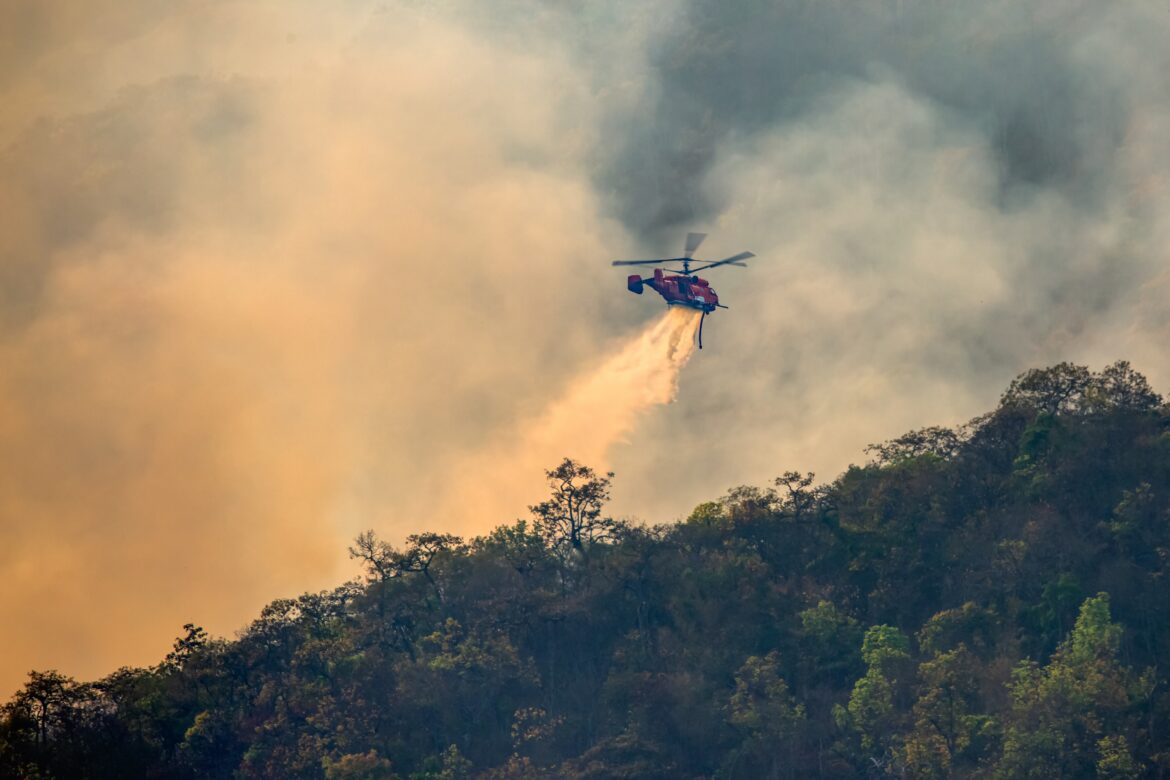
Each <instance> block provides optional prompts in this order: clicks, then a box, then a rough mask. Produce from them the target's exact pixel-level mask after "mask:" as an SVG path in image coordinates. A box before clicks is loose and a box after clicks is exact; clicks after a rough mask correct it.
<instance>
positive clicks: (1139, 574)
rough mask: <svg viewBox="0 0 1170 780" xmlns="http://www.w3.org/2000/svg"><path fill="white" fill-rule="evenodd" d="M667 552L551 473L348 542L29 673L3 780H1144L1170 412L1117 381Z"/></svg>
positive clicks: (1164, 735)
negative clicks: (90, 677)
mask: <svg viewBox="0 0 1170 780" xmlns="http://www.w3.org/2000/svg"><path fill="white" fill-rule="evenodd" d="M871 454H872V455H873V458H874V460H873V462H871V463H870V464H868V465H866V466H864V467H859V468H858V467H855V468H851V469H850V470H849V471H848V472H846V473H845V474H843V475H842V476H840V477H839V478H838V479H837V480H836V481H834V482H832V483H831V484H826V485H820V486H818V485H816V483H815V482H814V481H813V479H812V475H802V474H797V473H788V474H785V475H783V476H782V477H780V478H779V479H778V480H777V481H776V483H775V485H774V486H772V487H766V488H740V489H737V490H733V491H731V493H730V494H728V495H727V496H726V497H724V498H722V499H720V500H718V501H714V502H711V503H708V504H703V505H701V506H699V507H697V508H696V509H695V510H694V512H693V513H692V515H691V517H690V518H689V519H688V520H687V521H685V522H684V523H681V524H678V525H669V526H660V527H656V528H634V527H628V526H625V525H623V524H621V523H617V522H614V521H612V520H610V519H608V518H606V516H605V515H604V508H603V507H604V503H605V501H606V499H607V498H608V477H606V476H605V475H599V474H595V473H593V472H592V471H590V470H589V469H588V468H586V467H584V466H581V465H578V464H574V463H572V462H569V461H566V462H565V463H562V464H561V465H559V466H557V467H556V468H554V469H553V470H552V471H550V472H549V482H550V498H549V500H548V501H547V502H546V503H543V504H541V505H539V506H537V507H534V508H533V516H532V519H531V521H529V522H527V523H525V522H521V523H518V524H516V525H514V526H510V527H501V528H499V529H497V530H496V531H495V532H493V533H492V534H490V535H489V536H487V537H483V538H479V539H475V540H471V541H465V540H461V539H458V538H456V537H453V536H446V535H441V534H425V535H422V536H417V537H412V538H411V539H410V540H409V542H408V545H407V547H406V548H405V549H402V550H398V549H395V548H392V547H390V546H389V545H387V544H385V543H384V542H382V541H380V540H379V539H378V538H377V537H375V536H374V535H373V534H365V535H363V536H362V537H360V538H359V539H358V540H356V542H355V546H354V549H353V553H354V555H355V556H357V557H359V558H361V559H362V560H363V561H364V562H365V564H366V568H367V571H368V573H369V576H368V579H367V581H366V582H364V583H349V584H346V585H343V586H342V587H340V588H338V589H337V590H335V591H332V592H327V593H320V594H306V595H305V596H302V597H301V598H299V599H295V600H285V601H277V602H274V603H273V604H271V605H270V606H269V607H267V608H266V609H265V610H264V611H263V612H262V613H261V615H260V617H259V618H258V619H257V620H256V621H255V622H254V623H253V624H252V625H251V626H250V627H249V628H248V629H247V630H246V631H245V632H244V633H243V634H242V635H241V637H240V638H239V639H238V640H235V641H226V640H219V639H212V638H209V637H208V636H207V635H206V634H205V633H204V632H203V631H202V630H201V629H199V628H197V627H195V626H187V627H185V635H184V636H183V637H181V638H180V639H179V640H178V641H177V642H176V644H175V649H174V652H172V653H171V654H170V655H168V656H167V658H166V659H165V660H163V662H162V663H161V664H160V665H159V666H157V667H155V668H151V669H123V670H121V671H119V672H117V673H115V674H113V675H111V676H110V677H108V678H106V679H104V680H101V681H99V682H96V683H77V682H75V681H74V680H72V679H69V678H67V677H63V676H61V675H59V674H56V673H54V672H45V673H35V674H33V675H32V677H31V679H30V681H29V683H28V685H27V686H26V687H25V688H24V689H23V690H22V691H20V692H19V693H18V694H17V695H16V696H15V698H13V699H12V700H11V701H10V703H9V704H7V705H6V706H5V707H4V709H3V711H2V714H0V775H3V776H5V777H12V776H28V777H61V778H66V777H69V778H72V777H168V778H169V777H179V778H186V777H191V778H198V777H233V776H238V777H265V778H267V777H326V778H390V777H401V778H463V777H484V778H527V777H544V776H562V777H579V778H585V777H589V778H605V777H628V778H634V777H687V778H690V777H724V778H761V777H793V778H805V777H842V778H853V777H858V776H865V775H866V774H868V775H871V776H883V775H892V776H904V777H917V778H925V777H1006V778H1016V777H1031V778H1047V777H1052V778H1069V777H1109V778H1129V777H1162V776H1165V773H1166V772H1167V771H1170V695H1168V688H1167V682H1166V678H1167V672H1168V665H1170V660H1168V659H1170V587H1168V584H1170V583H1168V582H1167V579H1168V578H1170V513H1168V508H1170V409H1168V408H1167V407H1166V406H1163V404H1162V400H1161V398H1160V397H1158V396H1157V395H1156V394H1155V393H1154V392H1153V391H1152V390H1151V389H1150V388H1149V386H1148V384H1147V383H1146V380H1145V379H1144V378H1143V377H1141V376H1140V375H1139V374H1136V373H1135V372H1133V371H1132V370H1131V369H1130V368H1129V366H1128V365H1127V364H1125V363H1118V364H1115V365H1113V366H1110V367H1108V368H1106V369H1105V370H1104V371H1102V372H1100V373H1093V372H1090V371H1089V370H1087V369H1085V368H1081V367H1077V366H1072V365H1068V364H1061V365H1059V366H1055V367H1052V368H1049V369H1044V370H1038V371H1031V372H1028V373H1026V374H1024V375H1022V376H1021V377H1019V378H1018V379H1017V380H1016V381H1014V382H1013V383H1012V384H1011V386H1010V387H1009V388H1008V389H1007V391H1006V393H1005V394H1004V396H1003V399H1002V401H1001V403H1000V405H999V407H998V408H997V409H995V410H994V411H992V412H990V413H988V414H987V415H984V416H982V417H979V418H977V419H975V420H973V421H972V422H971V423H969V424H968V425H966V426H964V427H962V428H959V429H942V428H928V429H923V430H920V431H916V432H913V433H910V434H907V435H906V436H903V437H901V438H899V439H896V440H893V441H890V442H886V443H885V444H882V445H878V446H876V447H874V448H871Z"/></svg>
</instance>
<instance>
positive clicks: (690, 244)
mask: <svg viewBox="0 0 1170 780" xmlns="http://www.w3.org/2000/svg"><path fill="white" fill-rule="evenodd" d="M706 237H707V234H706V233H687V243H686V251H685V252H683V254H684V255H685V256H686V257H688V258H689V257H691V256H692V255H694V254H695V250H696V249H698V248H699V244H701V243H703V239H704V238H706Z"/></svg>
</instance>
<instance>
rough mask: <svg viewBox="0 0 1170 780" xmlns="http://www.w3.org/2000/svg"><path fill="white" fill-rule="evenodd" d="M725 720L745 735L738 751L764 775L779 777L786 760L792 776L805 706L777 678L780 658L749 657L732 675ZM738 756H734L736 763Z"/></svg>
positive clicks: (781, 680) (784, 683)
mask: <svg viewBox="0 0 1170 780" xmlns="http://www.w3.org/2000/svg"><path fill="white" fill-rule="evenodd" d="M727 709H728V718H727V719H728V721H729V722H730V723H731V724H732V725H734V726H737V727H739V728H741V729H743V730H744V731H745V732H746V739H745V740H744V743H743V746H742V748H741V750H743V751H744V752H746V753H747V754H749V756H751V757H754V758H755V759H756V760H757V761H758V762H759V763H760V765H761V766H763V767H766V774H765V775H764V776H766V777H769V778H777V777H779V776H780V769H781V765H782V760H783V758H784V757H785V756H787V757H788V770H789V771H788V775H789V776H790V777H794V776H795V774H794V772H795V766H794V763H795V762H794V760H793V756H794V754H795V752H796V741H797V738H798V736H799V733H800V729H801V727H802V726H803V725H804V723H805V714H804V706H803V705H801V704H798V703H797V702H796V700H795V699H793V698H792V695H791V694H790V693H789V692H788V683H787V682H785V681H784V678H783V677H782V676H781V675H780V656H779V654H778V653H777V652H775V651H772V652H771V653H768V655H766V656H763V657H761V656H755V655H753V656H749V657H748V659H747V660H746V661H744V663H743V666H741V667H740V668H739V671H738V672H736V675H735V693H733V694H732V695H731V700H730V702H729V703H728V707H727ZM739 759H740V756H737V757H736V763H737V764H738V762H739Z"/></svg>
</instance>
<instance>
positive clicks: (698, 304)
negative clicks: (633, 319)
mask: <svg viewBox="0 0 1170 780" xmlns="http://www.w3.org/2000/svg"><path fill="white" fill-rule="evenodd" d="M644 286H645V287H649V288H650V289H651V290H653V291H654V292H656V293H658V294H659V295H661V296H662V297H663V298H664V299H665V300H666V303H667V304H668V305H670V306H686V307H688V308H691V309H697V310H698V311H702V312H707V313H710V312H713V311H715V309H716V308H717V307H719V306H720V303H719V296H718V295H716V294H715V291H714V290H713V289H711V285H710V284H708V283H707V280H706V279H700V278H699V277H698V276H689V275H678V274H672V275H670V276H667V275H666V274H664V273H663V272H662V269H661V268H655V269H654V275H653V276H649V277H647V278H645V279H643V278H642V277H641V276H639V275H637V274H633V275H631V276H630V277H629V278H628V279H627V280H626V287H627V288H628V289H629V290H630V292H632V293H637V294H638V295H641V294H642V289H643V287H644Z"/></svg>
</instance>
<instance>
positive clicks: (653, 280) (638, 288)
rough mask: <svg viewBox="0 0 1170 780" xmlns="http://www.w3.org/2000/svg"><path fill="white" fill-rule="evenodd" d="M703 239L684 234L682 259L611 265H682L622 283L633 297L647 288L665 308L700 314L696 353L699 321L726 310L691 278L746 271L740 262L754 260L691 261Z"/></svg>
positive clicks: (707, 288) (700, 281)
mask: <svg viewBox="0 0 1170 780" xmlns="http://www.w3.org/2000/svg"><path fill="white" fill-rule="evenodd" d="M706 237H707V234H706V233H687V240H686V243H685V244H684V245H683V256H682V257H668V258H662V259H659V260H614V261H613V264H614V265H667V264H671V265H674V264H680V263H681V264H682V268H681V269H679V268H667V269H666V271H667V272H669V274H670V275H667V273H666V272H664V271H663V269H661V268H655V269H654V275H653V276H648V277H646V278H645V279H643V278H642V277H641V276H640V275H639V274H631V275H630V276H629V277H627V279H626V288H627V289H628V290H629V291H630V292H632V293H635V294H637V295H641V294H642V290H643V289H644V288H645V287H649V288H650V289H651V290H653V291H654V292H656V293H658V294H659V295H661V296H662V297H663V298H664V299H666V304H667V305H668V306H686V307H688V308H691V309H697V310H699V311H701V312H703V316H702V318H701V319H700V320H699V349H702V348H703V320H705V319H707V315H708V314H710V313H711V312H713V311H715V309H726V308H727V307H726V306H724V305H723V304H722V303H720V302H719V296H718V295H716V294H715V291H714V290H713V289H711V285H710V284H708V282H707V280H706V279H700V278H699V277H698V276H695V274H697V273H698V272H699V271H706V270H707V269H709V268H715V267H716V266H721V265H734V266H738V267H740V268H746V267H747V263H745V262H743V261H744V260H747V259H748V258H749V257H755V256H756V255H755V253H754V252H740V253H739V254H738V255H732V256H731V257H725V258H723V259H722V260H717V261H715V262H713V263H708V262H705V261H702V260H695V259H694V254H695V250H696V249H698V248H699V244H701V243H703V239H705V238H706ZM691 263H699V264H700V266H699V267H698V268H694V269H692V268H691Z"/></svg>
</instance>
